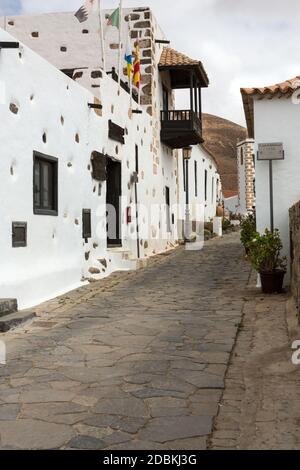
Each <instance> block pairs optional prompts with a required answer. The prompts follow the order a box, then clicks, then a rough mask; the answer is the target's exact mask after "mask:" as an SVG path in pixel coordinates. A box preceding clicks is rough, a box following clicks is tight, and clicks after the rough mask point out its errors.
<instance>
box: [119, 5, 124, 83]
mask: <svg viewBox="0 0 300 470" xmlns="http://www.w3.org/2000/svg"><path fill="white" fill-rule="evenodd" d="M119 8H120V11H119V14H120V17H119V18H120V24H119V88H120V85H121V69H122V31H123V15H122V11H123V0H120V7H119Z"/></svg>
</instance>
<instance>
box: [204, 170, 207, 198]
mask: <svg viewBox="0 0 300 470" xmlns="http://www.w3.org/2000/svg"><path fill="white" fill-rule="evenodd" d="M204 199H205V201H207V170H205V172H204Z"/></svg>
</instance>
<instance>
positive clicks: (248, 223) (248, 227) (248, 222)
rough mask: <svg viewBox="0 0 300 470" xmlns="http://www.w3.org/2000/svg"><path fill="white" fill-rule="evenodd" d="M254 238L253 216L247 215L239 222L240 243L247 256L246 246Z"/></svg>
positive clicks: (254, 221) (254, 224)
mask: <svg viewBox="0 0 300 470" xmlns="http://www.w3.org/2000/svg"><path fill="white" fill-rule="evenodd" d="M255 236H256V220H255V215H254V214H249V215H248V217H246V218H245V219H244V220H242V221H241V242H242V244H243V245H244V248H245V251H246V255H248V252H249V248H248V245H249V243H251V241H252V240H253V238H255Z"/></svg>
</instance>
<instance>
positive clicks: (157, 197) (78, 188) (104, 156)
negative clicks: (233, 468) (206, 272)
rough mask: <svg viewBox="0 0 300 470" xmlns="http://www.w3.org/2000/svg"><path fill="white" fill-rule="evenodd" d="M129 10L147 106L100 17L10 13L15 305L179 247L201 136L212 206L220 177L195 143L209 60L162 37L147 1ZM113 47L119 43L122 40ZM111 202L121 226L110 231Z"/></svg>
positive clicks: (4, 244) (9, 172) (5, 59)
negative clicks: (187, 158)
mask: <svg viewBox="0 0 300 470" xmlns="http://www.w3.org/2000/svg"><path fill="white" fill-rule="evenodd" d="M128 14H129V11H124V24H125V23H126V19H127V17H128ZM132 15H136V16H132V21H133V18H135V20H134V21H135V23H134V24H132V36H133V37H135V36H136V35H137V34H139V33H140V31H141V32H142V41H141V44H140V46H141V56H142V59H141V63H142V73H143V85H142V94H141V103H142V107H141V109H138V104H137V103H136V102H135V101H133V103H132V102H131V100H130V95H129V93H128V92H126V91H125V90H124V89H123V87H121V88H119V86H118V83H117V82H116V81H115V80H113V79H112V78H113V77H112V76H111V75H106V73H104V71H103V70H102V69H101V67H100V65H99V62H100V63H101V57H100V55H99V51H101V48H100V46H99V36H98V34H97V26H96V18H95V17H91V19H90V20H89V23H84V25H82V24H81V25H80V24H79V23H78V21H77V20H76V18H74V13H70V14H54V15H40V16H38V17H12V18H7V20H6V27H7V29H9V33H11V34H12V35H13V36H11V34H9V33H8V32H6V31H3V30H0V41H2V42H6V43H7V42H8V43H12V42H14V41H22V42H21V43H20V45H19V46H18V47H16V48H9V49H7V48H5V47H4V48H2V49H1V52H0V77H1V85H2V90H3V91H4V93H2V95H3V96H2V104H0V116H1V119H2V122H5V126H1V130H0V144H1V148H2V154H1V159H0V170H1V172H0V174H1V185H0V195H1V201H3V204H2V208H1V212H2V220H3V226H2V230H1V233H2V235H1V236H0V252H1V265H0V298H7V297H13V298H17V299H18V302H19V307H20V308H26V307H29V306H32V305H35V304H37V303H39V302H42V301H44V300H46V299H49V298H52V297H55V296H56V295H58V294H61V293H64V292H66V291H68V290H71V289H73V288H76V287H78V286H80V285H82V283H84V282H86V281H87V279H89V278H91V277H93V278H95V279H101V278H102V277H104V276H107V275H109V274H110V273H111V272H113V271H115V270H119V269H132V268H133V269H134V268H135V266H136V262H137V259H138V258H145V257H149V256H152V255H154V254H157V253H161V252H163V251H165V250H168V249H171V248H173V247H175V246H176V244H177V241H178V238H179V235H178V233H179V234H180V230H179V229H178V226H180V224H181V220H182V219H181V215H180V213H182V211H179V210H178V203H180V202H181V201H182V195H181V191H182V188H181V183H180V181H181V182H182V181H183V180H182V177H181V176H182V175H181V176H180V172H181V170H182V167H183V164H182V161H181V159H180V158H181V157H180V155H181V152H179V150H178V149H180V148H182V147H185V146H188V145H194V148H193V152H192V158H193V161H195V162H196V161H197V162H198V163H197V165H198V168H199V180H198V179H197V180H196V179H195V180H194V181H195V182H196V184H199V190H198V191H199V201H200V200H201V201H202V199H203V197H204V198H205V193H204V189H203V188H204V186H205V181H204V182H203V181H202V179H203V178H205V176H203V175H205V174H206V173H205V169H206V170H207V196H206V197H207V200H206V201H205V200H204V202H205V204H206V207H205V217H210V216H213V215H214V214H215V207H216V200H217V199H218V192H219V191H220V189H219V185H220V179H219V177H218V175H217V168H216V164H215V162H214V160H213V159H212V157H211V156H210V155H209V154H208V153H207V152H205V151H204V150H203V148H201V147H200V146H199V144H201V142H202V141H203V140H202V128H201V87H202V86H207V85H208V79H207V76H206V73H205V71H204V68H203V66H202V64H201V62H199V61H193V60H191V59H189V58H187V57H186V56H184V55H182V54H180V53H177V52H176V51H174V50H173V49H171V48H165V47H164V45H163V44H161V42H159V43H157V41H162V40H163V39H164V36H163V35H162V33H161V30H160V28H159V27H158V25H157V23H156V21H155V19H154V17H153V15H152V13H151V12H150V10H149V9H147V8H144V9H138V11H136V10H134V11H132ZM2 22H3V25H4V20H2ZM124 30H125V28H124ZM93 31H94V33H93ZM110 34H113V32H110ZM114 39H115V38H114ZM85 41H86V43H85ZM25 44H26V45H25ZM28 46H29V47H28ZM31 49H34V50H35V52H33V51H32V50H31ZM107 49H108V50H109V51H113V53H114V54H115V43H114V42H109V41H107ZM36 52H38V54H39V55H38V54H37V53H36ZM41 56H43V57H41ZM99 59H100V60H99ZM114 60H115V58H114V55H113V54H112V55H111V53H110V52H109V53H107V60H106V62H107V63H109V61H111V66H112V64H113V63H115V62H114ZM49 62H50V63H51V64H52V65H50V63H49ZM60 70H64V72H65V73H61V71H60ZM70 77H72V78H73V80H72V79H71V78H70ZM184 87H188V88H189V89H190V94H191V109H189V110H187V111H184V112H178V111H176V110H174V108H175V100H174V92H173V90H174V89H176V88H184ZM136 110H138V111H139V113H136V112H135V111H136ZM194 165H195V163H194ZM198 168H197V169H198ZM210 184H211V186H210ZM203 185H204V186H203ZM191 191H194V193H195V192H196V189H195V188H194V187H193V185H192V184H191ZM210 191H211V192H210ZM197 194H198V193H197ZM203 194H204V196H203ZM136 200H137V202H138V204H139V209H138V220H136V217H135V212H136V211H135V203H136ZM106 207H113V209H114V211H115V212H116V214H117V217H116V220H117V221H119V222H117V225H118V227H117V229H118V230H117V233H116V234H115V233H111V232H110V231H109V233H107V230H106V225H107V221H108V220H107V217H106ZM178 221H179V222H180V223H179V224H178ZM137 226H138V227H139V230H138V232H137Z"/></svg>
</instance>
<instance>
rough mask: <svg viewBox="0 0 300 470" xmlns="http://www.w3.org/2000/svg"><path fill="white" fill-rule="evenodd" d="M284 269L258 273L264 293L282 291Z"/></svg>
mask: <svg viewBox="0 0 300 470" xmlns="http://www.w3.org/2000/svg"><path fill="white" fill-rule="evenodd" d="M285 274H286V272H285V271H273V272H262V273H260V278H261V286H262V291H263V293H264V294H274V293H275V292H277V293H278V294H280V293H281V292H282V286H283V279H284V276H285Z"/></svg>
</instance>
